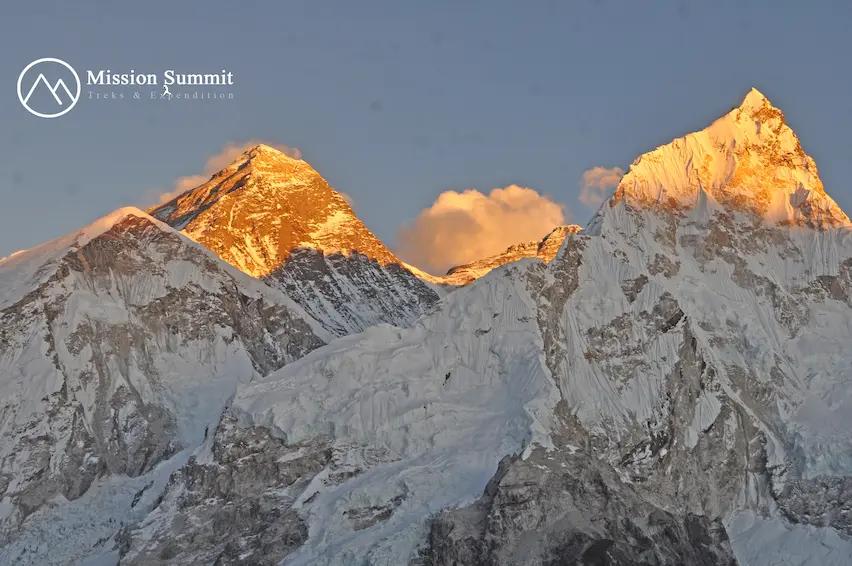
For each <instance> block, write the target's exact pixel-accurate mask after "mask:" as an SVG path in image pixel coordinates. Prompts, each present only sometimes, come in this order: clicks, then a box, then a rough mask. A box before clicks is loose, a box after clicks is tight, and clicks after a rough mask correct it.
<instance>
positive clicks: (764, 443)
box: [123, 91, 852, 564]
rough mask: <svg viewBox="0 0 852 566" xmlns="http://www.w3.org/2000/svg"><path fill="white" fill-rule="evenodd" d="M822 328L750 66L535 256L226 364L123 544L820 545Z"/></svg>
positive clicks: (235, 551)
mask: <svg viewBox="0 0 852 566" xmlns="http://www.w3.org/2000/svg"><path fill="white" fill-rule="evenodd" d="M850 342H852V230H850V226H849V221H848V218H847V217H846V215H845V214H844V213H843V212H842V211H841V210H840V209H839V208H838V207H837V206H836V204H834V202H833V201H832V200H831V198H830V197H829V196H828V195H827V194H826V193H825V191H824V190H823V188H822V185H821V183H820V182H819V178H818V176H817V172H816V167H815V165H814V163H813V160H812V159H811V158H810V157H808V156H807V155H806V154H805V153H804V152H803V151H802V150H801V147H800V145H799V142H798V140H797V139H796V137H795V135H794V134H793V133H792V131H790V129H789V128H788V127H787V126H786V124H785V123H784V122H783V117H782V115H781V113H780V111H778V110H777V109H775V108H774V107H773V106H772V105H771V104H770V103H769V101H768V100H766V99H765V97H763V96H762V95H761V94H760V93H758V92H757V91H752V92H751V93H749V94H748V96H747V97H746V99H745V100H744V101H743V103H742V105H741V106H740V107H738V108H736V109H735V110H733V111H732V112H731V113H729V114H728V115H726V116H724V117H723V118H721V119H720V120H718V121H717V122H715V123H714V124H712V125H711V126H710V127H708V128H707V129H705V130H703V131H701V132H698V133H695V134H690V135H689V136H686V137H685V138H682V139H680V140H676V141H674V142H672V143H671V144H669V145H666V146H663V147H660V148H658V149H656V150H654V151H652V152H651V153H649V154H646V155H643V156H642V157H640V158H639V159H637V161H636V162H635V163H634V164H633V166H632V167H631V169H630V171H629V172H628V174H627V175H625V177H624V178H623V180H622V181H621V183H620V185H619V187H618V189H617V190H616V193H615V195H614V197H613V198H612V199H611V200H610V201H608V202H607V203H605V204H604V205H603V206H602V207H601V209H600V211H599V212H598V214H597V215H596V216H595V218H594V219H593V221H592V223H591V224H590V225H589V227H588V228H587V229H586V230H585V231H583V232H581V233H579V234H569V235H568V236H567V238H566V239H565V241H564V243H563V244H562V246H561V248H560V251H559V253H558V254H556V257H555V258H554V259H553V261H551V262H550V263H548V264H545V263H543V262H540V261H536V260H532V259H525V260H520V261H517V262H514V263H511V264H509V265H506V266H503V267H499V268H497V269H494V270H493V271H491V272H490V273H488V274H487V275H486V276H484V277H482V278H481V279H478V280H477V281H474V282H473V283H471V284H470V285H468V286H466V287H463V288H461V289H459V290H457V291H455V292H453V293H452V294H450V295H448V296H447V297H446V298H445V299H444V302H443V304H442V308H441V310H440V311H438V312H435V313H433V314H431V315H430V316H428V317H426V318H424V319H421V321H420V322H418V323H417V324H416V325H415V326H414V327H413V328H409V329H398V328H391V327H387V326H378V327H375V328H372V329H370V330H368V331H367V332H365V333H363V334H360V335H356V336H351V337H348V338H344V339H342V340H339V341H337V342H335V343H333V344H330V345H328V346H327V347H324V348H321V349H319V350H317V351H315V352H313V353H311V354H310V355H308V356H307V357H305V358H303V359H302V360H300V361H298V362H296V363H293V364H290V365H288V366H287V367H285V368H283V369H281V370H279V371H277V372H275V373H273V374H271V375H269V376H267V377H266V378H264V379H263V380H260V381H258V382H255V383H253V384H250V385H247V386H245V387H241V389H240V391H239V392H238V394H237V396H236V398H235V400H234V403H233V404H232V406H231V407H230V408H229V410H228V412H227V414H226V416H225V418H224V419H223V420H222V422H221V423H220V425H219V427H218V429H217V431H216V434H215V435H213V438H211V439H210V440H209V442H208V443H207V444H206V445H205V447H204V448H203V449H202V450H201V451H199V452H198V454H197V458H196V459H195V460H194V461H193V462H192V463H191V464H190V465H189V466H187V467H186V468H184V469H183V470H181V471H180V472H179V473H177V474H176V475H175V476H173V478H172V482H171V484H170V487H169V490H168V492H167V494H166V496H165V497H164V499H163V501H162V503H161V504H160V506H159V507H158V508H157V509H156V510H155V511H154V512H153V513H152V514H150V515H149V516H148V517H147V518H146V520H145V521H144V522H143V523H142V524H141V525H140V526H139V527H138V528H135V529H133V530H131V531H130V532H129V533H128V539H127V540H128V542H127V544H126V546H125V547H124V548H123V552H124V557H125V560H126V561H127V562H128V563H148V562H150V561H152V560H156V559H159V560H164V561H167V562H170V563H184V562H188V561H189V562H213V561H214V560H216V559H220V560H223V561H226V562H227V561H232V562H236V561H238V560H244V561H248V562H252V563H261V564H265V563H270V564H271V563H276V562H278V561H281V560H283V561H284V562H285V563H287V564H340V563H369V564H386V563H391V564H404V563H407V562H409V561H414V562H415V563H425V564H455V563H464V564H503V563H513V564H516V563H517V564H542V563H555V562H560V563H564V562H568V563H573V562H580V563H607V562H608V563H619V564H627V563H635V562H637V561H646V562H647V563H660V564H683V563H703V564H729V563H731V562H732V560H733V558H732V553H733V554H734V555H736V558H737V559H738V560H739V561H740V562H741V563H744V564H847V563H848V561H849V557H850V556H852V543H850V537H852V526H850V522H849V509H850V505H852V500H850V493H852V489H850V480H849V477H850V472H852V457H850V455H852V432H850V431H852V426H850V424H852V387H850V380H852V354H850V349H849V347H848V345H849V343H850ZM249 509H254V510H256V512H255V514H254V515H251V514H250V513H248V511H247V510H249ZM219 512H221V513H224V514H225V515H224V516H226V517H247V516H249V515H251V516H252V517H254V518H253V519H250V520H244V521H228V520H226V521H217V520H216V519H215V517H216V516H217V513H219ZM210 533H212V534H210Z"/></svg>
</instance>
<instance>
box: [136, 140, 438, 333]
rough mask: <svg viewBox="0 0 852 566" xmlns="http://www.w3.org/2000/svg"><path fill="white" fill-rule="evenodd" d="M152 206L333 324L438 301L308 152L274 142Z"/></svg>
mask: <svg viewBox="0 0 852 566" xmlns="http://www.w3.org/2000/svg"><path fill="white" fill-rule="evenodd" d="M151 214H152V215H153V216H154V217H156V218H159V219H161V220H163V221H164V222H166V223H167V224H170V225H171V226H173V227H174V228H177V229H178V230H180V231H182V232H183V233H184V234H186V235H187V236H189V237H190V238H192V239H193V240H195V241H196V242H198V243H200V244H202V245H203V246H205V247H207V248H208V249H210V250H212V251H213V252H214V253H215V254H216V255H218V256H219V257H220V258H222V259H223V260H225V261H226V262H228V263H230V264H231V265H233V266H235V267H237V268H238V269H240V270H241V271H243V272H244V273H247V274H249V275H252V276H254V277H258V278H261V279H264V280H265V281H266V282H267V283H269V284H271V285H272V286H274V287H277V288H279V289H282V290H284V291H285V292H286V293H287V294H288V295H289V296H290V297H292V298H293V299H295V300H296V301H297V302H298V303H299V304H300V305H302V307H303V308H304V309H305V310H306V311H308V313H310V314H311V316H313V317H314V318H316V319H317V320H318V321H320V322H321V323H322V324H323V326H324V327H325V328H326V329H327V330H329V331H330V332H332V333H334V334H337V335H343V334H348V333H350V332H358V331H361V330H364V329H365V328H367V327H369V326H371V325H373V324H376V323H378V322H388V323H391V324H396V325H406V324H409V323H411V322H413V321H414V320H416V319H417V318H418V317H419V316H420V315H421V314H423V313H424V312H425V311H426V310H428V309H429V308H431V306H432V305H433V304H435V303H436V302H437V300H438V295H437V294H436V293H435V291H434V290H433V289H432V288H431V287H430V285H429V284H428V283H425V282H424V281H423V280H421V279H419V278H418V277H417V276H416V275H415V274H413V273H412V272H411V271H410V270H409V269H408V268H407V266H406V265H405V264H404V263H403V262H402V260H400V259H399V258H397V257H396V255H394V253H393V252H391V251H390V250H389V249H388V248H387V247H386V246H385V245H384V244H383V243H382V242H381V241H380V240H379V239H378V238H377V237H376V236H375V235H374V234H373V233H372V232H371V231H370V230H369V228H367V226H366V225H365V224H364V223H363V222H362V221H361V220H360V219H359V218H358V217H357V216H356V215H355V213H354V211H353V210H352V207H351V206H350V205H349V202H348V201H347V199H346V197H344V195H342V194H341V193H339V192H337V191H335V190H334V189H332V188H331V186H329V184H328V182H327V181H326V180H325V179H323V177H322V176H321V175H320V174H319V173H318V172H317V171H316V170H315V169H314V168H313V167H311V165H310V164H308V163H307V162H306V161H303V160H301V159H295V158H293V157H290V156H288V155H286V154H285V153H283V152H281V151H278V150H277V149H275V148H273V147H270V146H268V145H262V144H261V145H257V146H254V147H252V148H250V149H248V150H246V151H245V152H244V153H243V154H242V155H240V156H239V157H238V158H237V159H235V160H234V161H233V162H232V163H231V164H230V165H228V166H227V167H225V168H224V169H222V170H221V171H219V172H218V173H215V174H214V175H213V176H212V177H211V178H210V180H209V181H207V182H206V183H204V184H202V185H200V186H198V187H196V188H194V189H190V190H189V191H187V192H185V193H183V194H181V195H179V196H178V197H176V198H175V199H173V200H172V201H170V202H168V203H166V204H164V205H162V206H160V207H157V208H155V209H154V210H152V211H151Z"/></svg>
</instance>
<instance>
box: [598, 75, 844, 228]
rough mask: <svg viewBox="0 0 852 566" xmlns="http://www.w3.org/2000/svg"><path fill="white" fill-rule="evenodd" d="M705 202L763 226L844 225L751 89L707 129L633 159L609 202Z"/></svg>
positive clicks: (790, 136)
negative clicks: (742, 214) (759, 220)
mask: <svg viewBox="0 0 852 566" xmlns="http://www.w3.org/2000/svg"><path fill="white" fill-rule="evenodd" d="M705 199H706V201H707V202H709V204H710V205H712V206H721V207H723V208H725V209H727V210H730V211H738V212H746V213H749V214H753V215H756V216H758V217H761V218H763V219H764V220H765V221H768V222H770V223H778V224H787V225H807V226H812V227H824V226H842V225H849V218H848V217H847V216H846V214H845V213H844V212H843V211H842V210H841V209H840V207H838V206H837V204H836V203H835V202H834V200H832V199H831V197H830V196H828V195H827V194H826V192H825V189H824V187H823V184H822V181H821V180H820V178H819V173H818V171H817V167H816V164H815V162H814V160H813V159H812V158H811V157H810V156H809V155H807V154H806V153H805V151H804V150H803V149H802V145H801V143H800V142H799V138H798V137H797V136H796V134H795V132H794V131H793V130H792V129H791V128H790V127H789V126H788V125H787V123H786V122H785V120H784V114H783V112H781V110H779V109H778V108H776V107H775V106H773V105H772V103H771V102H770V101H769V99H768V98H766V97H765V96H764V95H763V94H762V93H761V92H760V91H758V90H757V89H751V90H750V91H749V93H748V94H747V95H746V97H745V98H744V99H743V101H742V103H741V104H740V105H739V106H738V107H736V108H734V109H733V110H731V111H730V112H728V113H727V114H725V115H724V116H722V117H721V118H719V119H718V120H716V121H715V122H713V123H712V124H711V125H710V126H708V127H707V128H705V129H703V130H701V131H698V132H694V133H691V134H688V135H686V136H684V137H682V138H678V139H676V140H674V141H672V142H671V143H668V144H666V145H663V146H660V147H658V148H657V149H655V150H653V151H650V152H648V153H645V154H644V155H642V156H640V157H639V158H637V159H636V160H635V161H634V162H633V164H632V165H631V166H630V170H629V171H628V172H627V174H626V175H625V176H624V178H623V179H622V180H621V182H620V183H619V185H618V188H617V189H616V193H615V198H614V199H613V201H612V202H611V204H614V203H616V202H619V201H621V200H626V201H627V202H628V203H630V204H632V205H634V206H637V207H652V208H663V209H666V210H670V211H681V212H682V211H684V210H685V209H689V208H693V207H695V206H697V205H701V204H704V203H705Z"/></svg>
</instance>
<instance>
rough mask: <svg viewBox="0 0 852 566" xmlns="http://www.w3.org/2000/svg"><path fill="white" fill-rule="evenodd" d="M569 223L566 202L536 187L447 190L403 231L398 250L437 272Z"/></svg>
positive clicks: (539, 236)
mask: <svg viewBox="0 0 852 566" xmlns="http://www.w3.org/2000/svg"><path fill="white" fill-rule="evenodd" d="M564 223H565V213H564V210H563V206H562V205H561V204H559V203H556V202H554V201H552V200H551V199H550V198H548V197H546V196H544V195H541V194H539V193H538V192H536V191H535V190H533V189H528V188H525V187H519V186H517V185H509V186H508V187H505V188H502V189H493V190H492V191H491V192H490V193H488V194H487V195H486V194H483V193H481V192H479V191H477V190H475V189H468V190H465V191H463V192H456V191H445V192H443V193H441V194H440V195H438V198H436V199H435V202H434V203H432V205H431V206H430V207H429V208H426V209H423V210H422V211H421V212H420V214H418V215H417V218H415V219H414V221H413V222H412V223H410V224H408V225H406V226H403V227H402V229H401V230H400V232H399V238H398V242H399V246H398V248H399V254H400V256H401V257H403V258H404V259H405V260H406V261H408V262H409V263H412V264H413V265H416V266H418V267H421V268H423V269H425V270H427V271H431V272H433V273H443V272H444V271H446V270H447V269H448V268H450V267H453V266H455V265H459V264H463V263H469V262H471V261H475V260H477V259H482V258H484V257H488V256H490V255H494V254H497V253H500V252H502V251H503V250H505V249H506V248H507V247H509V246H511V245H513V244H517V243H519V242H528V241H533V240H538V239H541V238H543V237H544V236H546V235H547V233H548V232H550V231H551V230H552V229H553V228H554V227H556V226H558V225H560V224H564Z"/></svg>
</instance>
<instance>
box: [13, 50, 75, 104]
mask: <svg viewBox="0 0 852 566" xmlns="http://www.w3.org/2000/svg"><path fill="white" fill-rule="evenodd" d="M69 84H70V85H71V88H69ZM18 100H20V101H21V104H23V106H24V108H26V109H27V111H28V112H29V113H30V114H35V115H36V116H38V117H39V118H58V117H59V116H62V115H63V114H66V113H68V112H69V111H70V110H71V109H72V108H74V105H75V104H77V101H78V100H80V77H79V76H78V75H77V71H75V70H74V67H72V66H71V65H69V64H68V63H66V62H65V61H63V60H62V59H55V58H53V57H44V58H43V59H37V60H35V61H33V62H32V63H30V64H29V65H27V66H26V67H24V70H23V71H21V74H20V75H18Z"/></svg>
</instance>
